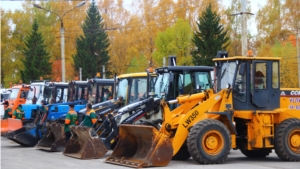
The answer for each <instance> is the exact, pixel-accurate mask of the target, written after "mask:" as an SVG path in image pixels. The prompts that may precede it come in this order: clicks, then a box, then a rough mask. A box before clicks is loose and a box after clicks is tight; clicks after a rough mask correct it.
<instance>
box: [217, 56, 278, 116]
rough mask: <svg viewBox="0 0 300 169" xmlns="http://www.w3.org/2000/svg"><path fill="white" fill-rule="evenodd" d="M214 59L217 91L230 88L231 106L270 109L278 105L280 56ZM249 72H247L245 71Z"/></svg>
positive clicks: (245, 108) (236, 108) (243, 108)
mask: <svg viewBox="0 0 300 169" xmlns="http://www.w3.org/2000/svg"><path fill="white" fill-rule="evenodd" d="M227 56H228V55H227V53H218V57H217V58H215V59H214V61H215V65H216V71H217V91H220V90H222V89H224V88H226V87H231V88H232V99H233V109H235V110H274V109H276V108H279V105H280V78H279V60H280V58H272V57H269V58H266V57H245V56H236V57H227ZM247 72H250V73H247Z"/></svg>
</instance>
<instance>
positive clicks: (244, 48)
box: [241, 0, 248, 56]
mask: <svg viewBox="0 0 300 169" xmlns="http://www.w3.org/2000/svg"><path fill="white" fill-rule="evenodd" d="M245 1H246V0H241V3H242V4H241V7H242V11H241V15H242V56H246V55H247V47H248V43H247V16H246V15H245V13H244V12H246V2H245Z"/></svg>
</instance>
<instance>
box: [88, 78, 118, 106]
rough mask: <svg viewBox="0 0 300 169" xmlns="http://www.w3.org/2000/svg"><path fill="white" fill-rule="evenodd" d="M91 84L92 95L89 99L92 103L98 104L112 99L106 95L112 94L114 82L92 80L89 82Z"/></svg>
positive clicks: (109, 80)
mask: <svg viewBox="0 0 300 169" xmlns="http://www.w3.org/2000/svg"><path fill="white" fill-rule="evenodd" d="M90 82H91V83H92V93H91V96H89V98H90V99H91V101H92V103H100V102H103V101H106V100H110V99H112V97H111V98H110V97H109V96H108V94H107V93H111V94H113V93H114V80H113V79H99V78H93V79H91V80H90Z"/></svg>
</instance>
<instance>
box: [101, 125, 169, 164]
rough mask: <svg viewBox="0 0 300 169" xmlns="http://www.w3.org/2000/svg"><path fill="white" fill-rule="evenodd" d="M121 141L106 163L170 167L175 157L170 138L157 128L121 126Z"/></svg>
mask: <svg viewBox="0 0 300 169" xmlns="http://www.w3.org/2000/svg"><path fill="white" fill-rule="evenodd" d="M119 127H120V128H119V141H118V144H117V145H116V147H115V149H114V151H113V152H112V154H111V156H110V157H108V158H107V159H106V160H105V162H107V163H112V164H118V165H124V166H128V167H134V168H141V167H150V166H157V167H162V166H166V165H168V163H169V162H170V161H171V159H172V157H173V147H172V144H171V141H170V139H169V137H168V136H167V135H165V134H163V133H160V132H159V131H158V130H157V129H156V128H155V127H152V126H142V125H127V124H122V125H120V126H119Z"/></svg>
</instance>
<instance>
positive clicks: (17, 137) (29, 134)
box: [5, 124, 39, 147]
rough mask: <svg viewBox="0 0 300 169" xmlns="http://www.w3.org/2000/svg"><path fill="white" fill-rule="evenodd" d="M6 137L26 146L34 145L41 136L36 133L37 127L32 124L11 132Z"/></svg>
mask: <svg viewBox="0 0 300 169" xmlns="http://www.w3.org/2000/svg"><path fill="white" fill-rule="evenodd" d="M5 137H6V138H8V139H9V140H12V141H14V142H16V143H18V144H20V145H21V146H26V147H33V146H35V145H36V143H37V142H38V141H39V136H37V135H36V127H35V125H32V124H31V125H27V126H25V127H22V128H20V129H17V130H15V131H12V132H9V133H7V134H6V135H5Z"/></svg>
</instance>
